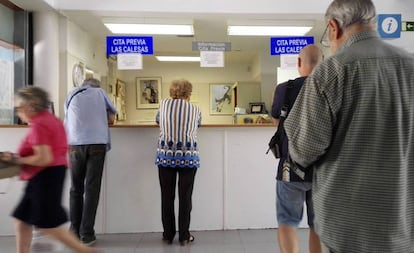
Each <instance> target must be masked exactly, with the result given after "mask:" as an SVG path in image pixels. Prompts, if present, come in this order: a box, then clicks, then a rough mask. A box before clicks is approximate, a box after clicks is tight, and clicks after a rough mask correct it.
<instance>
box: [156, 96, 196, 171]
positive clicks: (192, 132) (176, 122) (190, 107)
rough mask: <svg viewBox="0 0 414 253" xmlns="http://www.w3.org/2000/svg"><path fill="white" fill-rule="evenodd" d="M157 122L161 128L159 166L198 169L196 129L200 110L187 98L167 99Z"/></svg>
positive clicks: (158, 149) (162, 104)
mask: <svg viewBox="0 0 414 253" xmlns="http://www.w3.org/2000/svg"><path fill="white" fill-rule="evenodd" d="M156 121H157V123H158V124H159V126H160V136H159V139H158V147H157V155H156V161H155V164H156V165H161V166H165V167H177V166H178V167H190V168H199V167H200V158H199V153H198V147H197V129H198V127H199V126H200V124H201V112H200V108H199V107H198V106H196V105H194V104H191V103H190V102H188V101H187V100H184V99H171V98H168V99H164V100H162V101H161V103H160V108H159V110H158V113H157V117H156Z"/></svg>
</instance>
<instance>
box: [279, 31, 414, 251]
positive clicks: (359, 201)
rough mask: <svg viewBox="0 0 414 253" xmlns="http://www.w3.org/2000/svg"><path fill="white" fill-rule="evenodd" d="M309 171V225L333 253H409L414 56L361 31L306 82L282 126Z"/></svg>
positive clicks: (413, 216) (413, 225) (412, 241)
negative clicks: (312, 218) (311, 223)
mask: <svg viewBox="0 0 414 253" xmlns="http://www.w3.org/2000/svg"><path fill="white" fill-rule="evenodd" d="M285 129H286V133H287V136H288V139H289V151H290V154H291V156H292V159H293V160H295V161H296V162H298V163H299V164H301V165H302V166H304V167H308V166H310V165H313V166H314V175H313V200H314V208H315V215H316V216H315V228H316V230H317V232H318V234H319V235H320V236H321V239H322V241H323V242H324V243H325V244H326V245H327V247H328V248H330V249H331V250H333V252H347V253H353V252H355V253H364V252H375V253H379V252H384V253H409V252H414V57H412V55H411V56H410V54H409V53H407V52H405V51H403V50H400V49H397V48H395V47H393V46H391V45H389V44H387V43H385V42H383V41H381V40H380V39H379V38H378V35H377V33H376V32H375V31H364V32H361V33H358V34H355V35H354V36H352V37H351V38H349V39H348V40H347V41H346V42H345V43H344V45H343V46H342V47H341V48H340V49H339V50H338V52H337V53H336V54H335V55H333V56H331V57H329V58H328V59H326V60H325V61H324V62H323V63H322V64H320V65H319V66H318V67H317V68H316V69H315V70H314V72H313V73H312V74H311V75H310V76H309V77H308V78H307V79H306V82H305V84H304V86H303V88H302V90H301V92H300V94H299V96H298V98H297V100H296V103H295V105H294V107H293V109H292V111H291V113H290V115H289V117H288V118H287V120H286V121H285Z"/></svg>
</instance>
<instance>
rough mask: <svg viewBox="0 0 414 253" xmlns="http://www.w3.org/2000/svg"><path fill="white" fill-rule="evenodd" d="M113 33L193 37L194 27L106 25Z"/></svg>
mask: <svg viewBox="0 0 414 253" xmlns="http://www.w3.org/2000/svg"><path fill="white" fill-rule="evenodd" d="M105 26H106V27H107V28H108V29H109V30H110V31H111V32H112V33H120V34H164V35H193V34H194V29H193V25H162V24H114V23H105Z"/></svg>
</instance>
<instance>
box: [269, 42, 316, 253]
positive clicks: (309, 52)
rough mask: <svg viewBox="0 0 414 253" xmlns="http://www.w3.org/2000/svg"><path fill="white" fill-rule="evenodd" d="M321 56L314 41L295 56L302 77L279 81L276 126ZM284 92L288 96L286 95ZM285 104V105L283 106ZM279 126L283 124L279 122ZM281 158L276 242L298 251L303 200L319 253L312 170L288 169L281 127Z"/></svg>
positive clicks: (288, 252)
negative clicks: (314, 220)
mask: <svg viewBox="0 0 414 253" xmlns="http://www.w3.org/2000/svg"><path fill="white" fill-rule="evenodd" d="M322 59H323V55H322V51H321V50H320V49H319V48H318V47H317V46H315V45H308V46H306V47H305V48H303V49H302V50H301V52H300V54H299V58H298V72H299V74H300V76H301V77H299V78H296V79H295V80H290V81H288V82H285V83H282V84H279V85H278V86H277V87H276V89H275V94H274V98H273V105H272V117H273V121H274V123H275V125H276V126H279V122H280V120H281V117H283V116H287V115H283V114H282V109H283V110H286V113H289V110H290V109H291V108H292V107H293V104H294V102H295V100H296V97H297V96H298V94H299V92H300V89H301V88H302V85H303V82H304V81H305V79H306V77H307V76H308V75H309V74H310V73H311V72H312V70H313V68H314V67H315V66H316V65H317V64H319V63H320V62H321V61H322ZM286 92H287V96H286ZM286 105H287V108H284V107H286ZM280 127H283V125H282V124H281V126H280ZM282 130H283V131H282V132H283V134H282V137H281V139H282V147H281V158H280V160H279V165H278V170H277V176H276V180H277V183H276V213H277V222H278V225H279V228H278V239H279V246H280V250H281V252H282V253H298V252H299V241H298V235H297V232H296V228H297V226H298V225H299V223H300V221H301V220H302V216H303V204H304V202H306V207H307V215H308V225H309V227H310V235H309V252H310V253H322V248H321V244H320V241H319V237H318V235H317V234H316V233H315V231H314V229H313V217H314V213H313V205H312V192H311V186H312V182H311V181H312V171H311V170H308V171H307V172H306V173H305V175H304V177H303V178H302V177H301V176H300V175H298V174H297V173H295V172H294V171H293V170H291V169H290V167H291V166H289V161H288V160H287V159H288V154H289V151H288V140H287V137H286V134H285V132H284V129H282Z"/></svg>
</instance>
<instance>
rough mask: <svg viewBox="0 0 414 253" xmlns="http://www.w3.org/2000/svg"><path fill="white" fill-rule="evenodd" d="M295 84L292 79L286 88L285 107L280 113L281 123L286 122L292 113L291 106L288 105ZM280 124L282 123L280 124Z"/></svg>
mask: <svg viewBox="0 0 414 253" xmlns="http://www.w3.org/2000/svg"><path fill="white" fill-rule="evenodd" d="M294 83H295V81H294V80H292V79H290V80H289V81H288V82H287V86H286V93H285V98H284V100H283V106H282V110H281V113H280V121H281V122H283V121H285V119H286V117H287V116H288V114H289V111H290V104H289V103H288V97H289V95H290V93H291V91H292V88H293V84H294ZM279 124H280V123H279Z"/></svg>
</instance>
